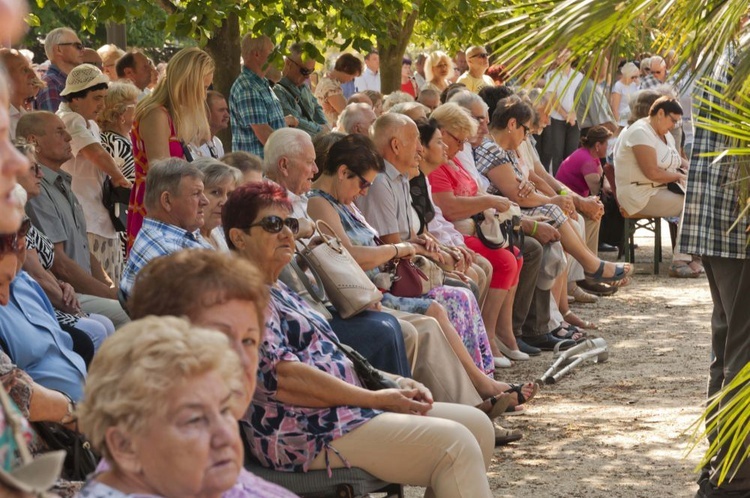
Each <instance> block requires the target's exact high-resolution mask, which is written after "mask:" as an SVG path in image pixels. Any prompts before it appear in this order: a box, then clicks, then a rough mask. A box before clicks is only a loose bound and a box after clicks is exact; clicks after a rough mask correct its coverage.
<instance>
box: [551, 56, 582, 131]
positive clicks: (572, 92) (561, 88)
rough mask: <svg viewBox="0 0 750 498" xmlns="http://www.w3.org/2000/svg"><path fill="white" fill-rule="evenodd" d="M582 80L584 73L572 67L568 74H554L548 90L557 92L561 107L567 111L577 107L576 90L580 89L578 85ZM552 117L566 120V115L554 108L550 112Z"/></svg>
mask: <svg viewBox="0 0 750 498" xmlns="http://www.w3.org/2000/svg"><path fill="white" fill-rule="evenodd" d="M582 80H583V75H582V74H581V73H579V72H578V71H576V70H575V69H571V70H570V73H569V74H568V75H565V74H563V73H562V72H559V73H557V74H556V75H554V76H552V79H551V80H550V82H549V85H548V86H547V92H550V93H554V94H556V95H557V99H558V102H559V104H560V107H562V108H563V109H564V110H565V111H566V112H570V111H572V110H573V109H574V108H575V98H576V90H578V85H580V84H581V81H582ZM568 82H570V84H568ZM550 117H553V118H555V119H557V120H558V121H565V116H563V115H562V114H560V113H559V112H557V111H556V110H554V108H553V110H552V112H551V113H550Z"/></svg>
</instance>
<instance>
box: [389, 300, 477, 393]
mask: <svg viewBox="0 0 750 498" xmlns="http://www.w3.org/2000/svg"><path fill="white" fill-rule="evenodd" d="M383 311H384V312H385V313H389V314H391V315H393V316H395V317H396V318H398V320H399V323H400V324H401V330H402V332H403V334H404V343H406V354H407V358H409V362H410V363H411V371H412V376H413V377H414V379H415V380H416V381H418V382H421V383H422V384H424V385H425V386H426V387H427V389H429V390H430V391H432V397H433V399H434V400H435V401H442V402H445V403H458V404H461V405H468V406H477V405H478V404H480V403H481V402H482V397H481V396H479V393H477V390H476V389H475V388H474V384H473V383H472V382H471V379H470V378H469V374H467V373H466V370H464V367H463V366H462V365H461V362H460V360H459V359H458V357H457V356H456V353H454V352H453V349H452V348H451V345H450V344H449V343H448V339H446V338H445V335H444V334H443V329H441V328H440V325H439V324H438V322H437V320H435V319H434V318H432V317H429V316H424V315H417V314H414V313H406V312H403V311H396V310H392V309H389V308H386V307H383Z"/></svg>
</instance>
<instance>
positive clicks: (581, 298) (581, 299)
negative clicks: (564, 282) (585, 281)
mask: <svg viewBox="0 0 750 498" xmlns="http://www.w3.org/2000/svg"><path fill="white" fill-rule="evenodd" d="M571 296H572V297H573V298H574V299H575V302H577V303H581V304H594V303H598V302H599V296H595V295H593V294H589V293H588V292H586V291H585V290H583V289H581V288H580V287H578V286H577V285H576V286H575V287H574V288H573V292H571V293H570V295H569V296H568V297H571Z"/></svg>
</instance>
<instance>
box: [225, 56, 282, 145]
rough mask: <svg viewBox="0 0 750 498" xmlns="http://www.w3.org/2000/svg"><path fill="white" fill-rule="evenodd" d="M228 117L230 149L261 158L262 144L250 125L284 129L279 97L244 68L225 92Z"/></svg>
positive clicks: (266, 81) (266, 83) (265, 81)
mask: <svg viewBox="0 0 750 498" xmlns="http://www.w3.org/2000/svg"><path fill="white" fill-rule="evenodd" d="M229 114H230V116H231V123H232V150H244V151H247V152H250V153H252V154H255V155H256V156H258V157H261V158H262V157H263V143H262V142H261V141H260V139H259V138H258V136H257V135H256V134H255V132H254V131H253V129H252V127H251V125H259V124H267V125H268V126H270V127H271V128H272V129H274V130H278V129H279V128H283V127H284V126H286V123H285V121H284V111H283V110H282V109H281V102H279V98H278V97H277V96H276V94H275V93H273V90H271V87H270V86H269V84H268V80H267V79H265V78H261V77H260V76H258V75H257V74H255V73H254V72H252V71H251V70H249V69H248V68H246V67H243V68H242V72H241V73H240V75H239V76H238V77H237V79H236V80H235V81H234V83H233V84H232V88H231V90H230V91H229Z"/></svg>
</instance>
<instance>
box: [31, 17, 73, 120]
mask: <svg viewBox="0 0 750 498" xmlns="http://www.w3.org/2000/svg"><path fill="white" fill-rule="evenodd" d="M83 49H84V46H83V43H81V40H80V38H78V35H77V34H76V32H75V31H73V30H72V29H70V28H56V29H53V30H52V31H50V32H49V33H48V34H47V37H46V38H45V39H44V52H45V53H46V54H47V58H48V59H49V61H50V65H49V68H48V69H47V73H46V74H45V75H44V78H42V79H43V80H44V82H45V83H46V84H47V86H46V87H45V88H43V89H42V90H41V91H40V92H39V94H38V95H37V96H36V101H35V102H34V108H35V109H38V110H43V111H51V112H57V108H58V107H60V102H62V99H61V98H60V92H61V91H62V90H63V88H65V80H66V79H67V78H68V73H69V72H70V71H71V70H72V69H73V68H74V67H76V66H78V65H79V64H83Z"/></svg>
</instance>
